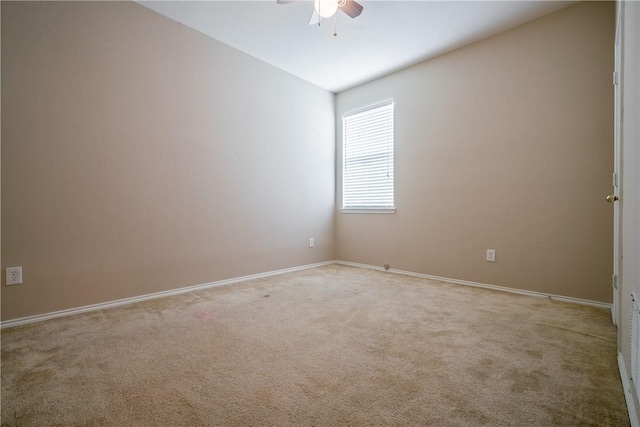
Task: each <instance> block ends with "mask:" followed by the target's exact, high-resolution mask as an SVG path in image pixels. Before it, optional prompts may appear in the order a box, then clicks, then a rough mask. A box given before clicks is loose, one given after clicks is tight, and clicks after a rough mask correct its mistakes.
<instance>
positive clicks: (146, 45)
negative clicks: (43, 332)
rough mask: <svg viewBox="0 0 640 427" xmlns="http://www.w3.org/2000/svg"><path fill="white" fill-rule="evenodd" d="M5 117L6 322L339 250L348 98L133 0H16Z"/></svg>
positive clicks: (8, 15)
mask: <svg viewBox="0 0 640 427" xmlns="http://www.w3.org/2000/svg"><path fill="white" fill-rule="evenodd" d="M301 106H304V108H301ZM2 113H3V117H2V119H3V120H2V137H3V139H2V211H3V212H2V268H3V273H4V268H6V267H8V266H17V265H21V266H22V267H23V274H24V284H22V285H18V286H2V319H14V318H19V317H23V316H28V315H35V314H39V313H46V312H51V311H55V310H61V309H67V308H72V307H78V306H82V305H87V304H93V303H99V302H105V301H111V300H115V299H120V298H125V297H131V296H137V295H142V294H147V293H151V292H158V291H163V290H168V289H174V288H178V287H183V286H189V285H196V284H201V283H207V282H211V281H216V280H221V279H226V278H232V277H239V276H243V275H248V274H253V273H260V272H265V271H272V270H277V269H282V268H287V267H293V266H299V265H305V264H310V263H315V262H321V261H327V260H331V259H332V257H333V253H334V248H333V236H334V234H333V233H334V224H333V221H334V207H335V206H334V187H335V183H334V181H335V167H334V161H335V137H334V131H333V129H334V117H335V111H334V95H333V94H331V93H329V92H326V91H324V90H321V89H319V88H317V87H315V86H312V85H310V84H308V83H305V82H303V81H301V80H299V79H297V78H295V77H293V76H291V75H289V74H287V73H284V72H282V71H280V70H277V69H275V68H273V67H271V66H269V65H266V64H264V63H262V62H260V61H258V60H256V59H253V58H251V57H249V56H247V55H245V54H242V53H240V52H238V51H236V50H234V49H231V48H229V47H227V46H226V45H223V44H221V43H218V42H216V41H214V40H212V39H210V38H208V37H206V36H204V35H202V34H200V33H198V32H196V31H194V30H191V29H188V28H186V27H184V26H182V25H180V24H177V23H175V22H173V21H170V20H168V19H166V18H164V17H162V16H160V15H158V14H156V13H155V12H152V11H150V10H148V9H146V8H144V7H141V6H139V5H137V4H135V3H133V2H104V3H103V2H68V3H67V2H44V3H32V2H16V3H13V2H2ZM310 237H314V238H315V239H316V247H315V248H314V249H309V248H308V239H309V238H310ZM2 276H3V279H2V280H3V285H4V274H3V275H2Z"/></svg>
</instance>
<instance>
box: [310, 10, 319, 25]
mask: <svg viewBox="0 0 640 427" xmlns="http://www.w3.org/2000/svg"><path fill="white" fill-rule="evenodd" d="M319 23H320V15H318V12H316V11H315V10H314V11H313V15H311V19H309V25H318V24H319Z"/></svg>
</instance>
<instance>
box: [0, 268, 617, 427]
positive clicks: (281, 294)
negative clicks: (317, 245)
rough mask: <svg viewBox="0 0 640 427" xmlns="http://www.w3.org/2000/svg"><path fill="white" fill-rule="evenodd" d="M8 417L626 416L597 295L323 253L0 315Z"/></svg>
mask: <svg viewBox="0 0 640 427" xmlns="http://www.w3.org/2000/svg"><path fill="white" fill-rule="evenodd" d="M1 402H2V425H3V426H49V425H56V426H58V425H64V426H93V425H96V426H100V425H105V426H199V425H207V426H365V425H366V426H370V425H375V426H387V425H388V426H391V425H395V426H628V425H629V420H628V417H627V412H626V406H625V402H624V395H623V391H622V385H621V382H620V378H619V373H618V369H617V365H616V332H615V328H614V327H613V326H612V325H611V321H610V314H609V312H608V311H606V310H601V309H598V308H594V307H587V306H581V305H574V304H567V303H561V302H554V301H550V300H547V299H542V298H535V297H528V296H520V295H515V294H509V293H503V292H497V291H491V290H485V289H478V288H472V287H465V286H460V285H452V284H447V283H441V282H437V281H432V280H427V279H421V278H414V277H409V276H403V275H397V274H392V273H386V272H379V271H373V270H368V269H360V268H354V267H347V266H340V265H329V266H324V267H320V268H315V269H310V270H304V271H299V272H295V273H290V274H284V275H280V276H273V277H270V278H266V279H258V280H252V281H249V282H244V283H240V284H235V285H231V286H226V287H218V288H211V289H207V290H203V291H197V292H191V293H188V294H182V295H179V296H175V297H168V298H162V299H156V300H152V301H147V302H143V303H139V304H133V305H128V306H123V307H118V308H112V309H108V310H102V311H97V312H92V313H87V314H81V315H76V316H70V317H65V318H58V319H53V320H49V321H45V322H41V323H36V324H31V325H25V326H21V327H15V328H9V329H5V330H3V331H2V397H1Z"/></svg>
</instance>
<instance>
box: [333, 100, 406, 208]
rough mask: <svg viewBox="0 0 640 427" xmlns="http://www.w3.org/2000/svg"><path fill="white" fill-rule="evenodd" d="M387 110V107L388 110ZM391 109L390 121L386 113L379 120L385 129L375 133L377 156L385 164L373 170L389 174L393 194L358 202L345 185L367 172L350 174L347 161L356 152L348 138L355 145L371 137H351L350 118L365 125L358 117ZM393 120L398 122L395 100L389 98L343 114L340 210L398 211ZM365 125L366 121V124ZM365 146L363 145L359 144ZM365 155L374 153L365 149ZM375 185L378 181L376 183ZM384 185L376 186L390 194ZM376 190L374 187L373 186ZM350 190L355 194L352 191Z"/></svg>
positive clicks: (364, 177)
mask: <svg viewBox="0 0 640 427" xmlns="http://www.w3.org/2000/svg"><path fill="white" fill-rule="evenodd" d="M385 110H386V111H385ZM389 110H390V112H391V123H389V122H388V119H389V117H383V118H381V119H382V121H381V122H379V123H377V124H382V125H383V126H385V128H384V129H383V130H382V132H379V134H377V135H375V138H376V139H377V143H378V144H377V147H376V148H377V150H375V152H376V153H375V154H377V155H378V156H382V157H383V158H384V162H385V165H384V166H383V167H382V168H378V169H377V170H376V171H373V173H374V175H375V172H377V173H378V174H379V173H385V174H387V176H388V177H390V179H391V183H390V187H391V195H390V198H391V200H389V199H388V197H387V200H386V203H385V202H384V201H381V202H379V203H377V202H375V201H372V200H369V201H367V202H364V203H362V204H359V203H357V202H356V201H355V200H354V198H357V196H354V197H351V199H350V200H348V199H349V197H348V195H347V194H348V189H347V188H346V187H347V186H349V185H355V184H356V183H355V182H354V181H357V180H358V179H365V180H366V179H367V177H366V173H365V174H363V175H365V176H354V175H351V176H349V172H348V171H347V168H348V165H349V161H350V160H352V159H353V157H354V155H351V156H349V152H348V151H349V142H350V141H348V139H351V141H352V144H351V145H352V146H353V144H358V145H360V144H363V142H364V144H366V143H368V140H366V139H367V138H364V139H365V141H363V140H362V138H360V139H356V138H357V137H356V136H355V134H354V136H353V137H352V138H348V136H349V135H348V131H349V129H348V121H349V120H350V119H351V120H355V123H354V124H353V126H358V125H360V126H362V124H363V122H359V123H358V119H363V118H364V119H367V118H370V119H375V116H372V115H369V116H367V114H372V113H373V114H375V113H380V112H383V113H385V112H386V113H387V114H388V113H389ZM394 122H395V109H394V102H393V100H388V101H384V102H380V103H378V104H374V105H370V106H367V107H364V108H361V109H359V110H354V111H350V112H348V113H346V114H344V115H343V116H342V201H341V209H340V211H341V212H342V213H395V212H396V207H395V177H394V172H395V171H394V169H395V166H394V151H395V141H394V140H395V134H394ZM365 126H366V125H365ZM361 147H362V145H360V148H361ZM366 155H373V153H366ZM368 178H373V175H370V176H369V177H368ZM374 186H375V184H374ZM384 186H385V185H384V184H383V185H382V186H378V188H377V190H379V191H382V192H383V193H386V195H387V196H389V194H388V191H389V189H388V185H387V188H386V189H384V188H383V187H384ZM374 190H375V189H374ZM349 194H352V195H353V191H351V192H349ZM382 199H384V196H383V197H382Z"/></svg>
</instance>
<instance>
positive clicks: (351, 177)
mask: <svg viewBox="0 0 640 427" xmlns="http://www.w3.org/2000/svg"><path fill="white" fill-rule="evenodd" d="M342 129H343V138H342V141H343V149H344V152H343V157H342V158H343V163H342V212H347V213H348V212H350V211H353V212H360V211H365V212H381V213H393V212H395V206H394V200H393V101H387V102H384V103H381V104H377V105H374V106H371V107H367V108H365V109H362V110H359V111H356V112H353V113H348V114H346V115H345V116H343V118H342Z"/></svg>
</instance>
